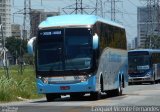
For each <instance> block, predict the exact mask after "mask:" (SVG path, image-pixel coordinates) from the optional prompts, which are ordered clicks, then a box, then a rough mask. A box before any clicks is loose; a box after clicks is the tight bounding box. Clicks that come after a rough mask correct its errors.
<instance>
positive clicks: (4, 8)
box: [0, 0, 11, 37]
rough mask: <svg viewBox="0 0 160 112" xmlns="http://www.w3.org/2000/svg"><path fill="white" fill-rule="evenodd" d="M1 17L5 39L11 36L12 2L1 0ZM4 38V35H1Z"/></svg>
mask: <svg viewBox="0 0 160 112" xmlns="http://www.w3.org/2000/svg"><path fill="white" fill-rule="evenodd" d="M0 17H1V23H2V25H3V35H4V37H10V36H11V0H0ZM0 37H2V35H0Z"/></svg>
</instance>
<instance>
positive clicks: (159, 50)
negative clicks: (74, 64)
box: [128, 49, 160, 53]
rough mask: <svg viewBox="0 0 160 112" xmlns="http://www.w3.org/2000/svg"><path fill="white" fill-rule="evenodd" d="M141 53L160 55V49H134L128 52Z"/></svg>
mask: <svg viewBox="0 0 160 112" xmlns="http://www.w3.org/2000/svg"><path fill="white" fill-rule="evenodd" d="M135 51H136V52H140V51H147V52H150V53H153V52H159V53H160V49H134V50H130V51H128V52H135Z"/></svg>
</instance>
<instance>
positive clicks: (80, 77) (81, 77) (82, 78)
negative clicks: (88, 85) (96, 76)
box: [78, 75, 87, 82]
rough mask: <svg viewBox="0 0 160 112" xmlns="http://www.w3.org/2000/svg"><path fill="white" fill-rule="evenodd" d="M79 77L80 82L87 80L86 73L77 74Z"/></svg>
mask: <svg viewBox="0 0 160 112" xmlns="http://www.w3.org/2000/svg"><path fill="white" fill-rule="evenodd" d="M78 77H79V80H80V81H81V82H84V81H87V76H86V75H84V76H83V75H81V76H78Z"/></svg>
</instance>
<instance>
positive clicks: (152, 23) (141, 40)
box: [137, 5, 160, 48]
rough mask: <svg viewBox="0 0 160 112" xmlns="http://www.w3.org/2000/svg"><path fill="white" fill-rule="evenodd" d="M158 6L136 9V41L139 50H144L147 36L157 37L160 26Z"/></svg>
mask: <svg viewBox="0 0 160 112" xmlns="http://www.w3.org/2000/svg"><path fill="white" fill-rule="evenodd" d="M158 7H159V6H155V5H153V6H148V7H138V9H137V29H138V30H137V36H138V37H137V41H138V47H139V48H146V42H149V40H147V39H148V38H149V36H152V35H158V32H160V31H159V28H160V27H159V26H160V24H159V23H160V22H159V21H160V13H159V12H160V10H159V8H158Z"/></svg>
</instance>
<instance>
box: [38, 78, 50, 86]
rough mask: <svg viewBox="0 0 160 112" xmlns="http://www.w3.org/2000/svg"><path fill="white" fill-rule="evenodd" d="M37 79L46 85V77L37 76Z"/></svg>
mask: <svg viewBox="0 0 160 112" xmlns="http://www.w3.org/2000/svg"><path fill="white" fill-rule="evenodd" d="M38 79H40V80H42V81H43V83H45V84H48V77H41V76H38Z"/></svg>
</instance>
